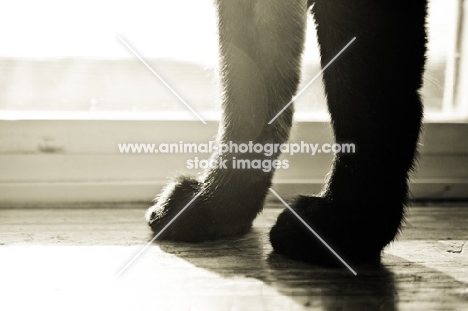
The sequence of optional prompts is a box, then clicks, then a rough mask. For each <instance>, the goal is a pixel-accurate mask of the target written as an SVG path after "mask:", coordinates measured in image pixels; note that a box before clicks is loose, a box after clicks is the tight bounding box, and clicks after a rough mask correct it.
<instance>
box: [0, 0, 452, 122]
mask: <svg viewBox="0 0 468 311" xmlns="http://www.w3.org/2000/svg"><path fill="white" fill-rule="evenodd" d="M3 6H4V8H3V9H2V10H1V11H0V32H1V35H0V38H2V42H1V44H0V116H1V114H2V112H3V113H5V112H7V111H9V112H11V111H15V112H24V113H31V112H39V111H40V112H43V113H44V112H51V113H52V112H77V111H80V112H101V113H105V112H109V113H110V115H111V114H112V112H114V113H115V112H125V113H130V112H157V113H164V114H165V115H170V114H172V115H174V114H175V115H177V114H178V113H181V114H186V113H187V108H186V107H185V106H184V105H183V104H182V103H181V102H180V101H179V100H178V99H177V98H176V97H175V96H174V95H173V94H172V93H170V92H169V91H168V90H167V89H166V88H165V86H164V85H163V84H162V83H161V82H160V81H158V80H157V79H156V78H155V77H154V76H153V75H152V74H151V72H150V71H149V70H148V69H147V68H145V67H144V66H143V65H142V64H141V63H140V62H139V61H138V60H137V59H136V58H135V57H134V55H133V54H131V52H130V51H129V50H128V49H127V48H126V47H125V46H124V45H123V44H122V43H121V42H120V41H119V40H118V36H122V38H123V39H125V40H126V41H127V42H128V43H129V44H130V46H132V47H133V48H134V49H135V50H136V51H137V52H138V53H139V54H140V55H141V56H142V57H143V58H144V59H146V60H147V61H148V63H149V64H150V65H151V66H152V67H153V68H154V69H155V71H156V72H158V73H159V74H160V75H161V76H162V77H163V79H164V80H166V81H167V82H168V83H169V84H170V85H171V86H172V87H173V88H174V89H175V90H176V91H177V92H178V93H179V94H180V95H181V96H182V97H183V98H184V99H185V100H186V101H187V102H188V103H189V104H190V105H191V106H192V107H193V108H194V109H195V110H196V111H198V112H200V113H201V115H202V116H204V117H208V116H209V115H214V116H215V117H216V115H219V85H218V82H217V81H218V79H217V68H216V67H217V59H218V58H217V49H218V48H217V34H216V28H217V26H216V12H215V7H214V1H213V0H197V1H192V0H173V1H158V0H156V1H151V2H148V1H141V0H136V1H131V2H124V1H110V0H99V1H96V0H93V1H90V0H80V1H58V0H47V1H29V0H17V1H14V2H13V1H11V2H9V3H8V4H7V5H5V4H4V5H3ZM458 7H459V1H458V0H431V1H430V10H429V20H428V28H429V54H428V64H427V71H426V74H425V85H424V88H423V90H422V94H423V97H424V103H425V107H426V118H429V119H438V118H444V119H451V118H459V117H460V116H459V115H458V116H457V115H455V114H454V111H455V110H454V109H453V107H452V105H453V96H452V92H453V88H454V79H453V77H455V74H454V71H455V70H454V68H456V57H457V55H456V53H455V40H456V38H457V35H458V31H459V30H458V27H459V19H458ZM395 22H398V21H397V19H395ZM313 27H314V24H313V20H312V16H310V15H309V18H308V28H309V31H308V32H307V46H306V51H305V54H304V63H303V67H304V69H303V79H302V84H303V85H305V84H306V83H307V82H309V81H310V80H311V79H312V78H313V77H314V76H315V75H316V74H317V72H318V71H319V70H320V66H319V63H318V62H319V55H318V48H317V42H316V38H315V31H314V29H313ZM296 110H297V111H298V112H301V114H300V115H299V114H298V115H299V116H300V118H301V119H314V118H321V117H324V116H325V117H326V105H325V101H324V95H323V89H322V84H321V81H320V79H318V80H317V81H316V82H314V83H313V84H312V85H311V86H310V87H309V88H308V89H307V91H306V92H305V93H304V94H303V95H301V96H300V98H299V99H298V100H297V101H296Z"/></svg>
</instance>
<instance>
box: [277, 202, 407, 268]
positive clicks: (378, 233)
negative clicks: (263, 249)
mask: <svg viewBox="0 0 468 311" xmlns="http://www.w3.org/2000/svg"><path fill="white" fill-rule="evenodd" d="M291 208H292V209H293V210H294V211H295V212H296V213H297V214H298V215H299V216H300V218H302V220H304V221H305V222H306V223H307V224H308V225H309V226H310V227H311V228H312V230H314V231H315V232H316V234H317V235H318V236H320V238H321V239H323V242H322V241H321V240H320V239H319V238H318V237H317V236H316V235H314V233H312V232H311V230H310V229H308V228H307V227H306V226H305V225H304V224H303V223H302V222H301V221H300V220H299V219H298V217H297V216H296V215H294V214H293V213H292V212H291V211H290V210H289V209H285V210H284V211H283V212H282V213H281V214H280V215H279V216H278V219H277V222H276V224H275V225H274V226H273V228H272V229H271V231H270V241H271V244H272V246H273V249H274V250H275V252H277V253H280V254H283V255H286V256H288V257H291V258H293V259H297V260H301V261H306V262H310V263H313V264H319V265H323V266H342V265H343V263H342V262H341V261H340V260H339V259H338V258H337V257H336V255H335V254H333V252H332V251H331V250H330V249H329V248H328V247H327V246H325V244H324V242H325V243H326V244H327V245H328V246H329V247H330V248H331V249H333V250H334V251H335V252H336V253H337V254H338V255H339V256H340V257H341V258H342V259H343V260H344V261H345V262H346V263H348V264H350V265H353V264H354V265H360V264H368V263H375V262H379V260H380V252H381V251H382V249H383V247H384V246H385V245H387V244H388V243H389V242H390V240H392V239H393V237H394V236H395V233H396V232H397V231H398V228H390V227H388V226H380V225H379V222H380V220H382V219H381V218H379V217H378V216H376V213H369V211H368V210H367V212H366V211H365V210H363V209H361V210H360V209H358V208H354V207H353V206H347V207H346V208H340V207H337V206H334V205H333V204H332V203H331V202H330V201H329V200H327V199H325V198H321V197H312V196H300V197H298V198H297V199H296V200H295V202H294V203H293V204H292V205H291ZM392 230H393V231H394V232H393V233H392V232H387V231H392ZM389 236H390V238H389Z"/></svg>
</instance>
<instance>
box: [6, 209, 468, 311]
mask: <svg viewBox="0 0 468 311" xmlns="http://www.w3.org/2000/svg"><path fill="white" fill-rule="evenodd" d="M144 208H145V206H143V205H132V206H127V207H125V206H124V207H122V206H120V207H119V208H117V209H115V208H102V206H101V207H99V208H97V207H94V208H83V209H69V208H55V209H0V293H1V298H0V310H33V309H34V310H468V246H467V245H466V241H467V240H468V206H466V205H465V206H461V205H460V206H445V207H441V206H439V207H412V208H411V210H410V211H411V212H410V216H409V217H408V224H407V225H406V227H405V230H404V234H403V235H402V236H401V237H400V239H399V240H398V241H397V242H395V243H393V244H392V245H391V246H390V247H388V248H387V249H386V250H385V253H384V255H383V258H382V267H380V268H370V267H364V268H356V270H357V273H358V275H357V276H354V275H352V274H351V273H350V271H348V270H347V269H346V268H342V269H324V268H320V267H315V266H311V265H307V264H303V263H300V262H296V261H292V260H290V259H288V258H284V257H282V256H280V255H276V254H272V249H271V246H270V244H269V243H268V238H267V237H268V231H269V228H270V227H271V225H272V223H273V222H274V220H275V218H276V216H277V215H278V213H279V212H280V210H281V209H279V205H273V206H270V208H267V209H266V210H265V211H264V213H263V214H262V215H261V216H260V217H259V218H258V219H257V220H256V222H255V224H254V228H253V230H252V232H251V233H249V234H248V235H246V236H243V237H238V238H232V239H226V240H222V241H216V242H210V243H203V244H180V243H169V242H162V243H153V244H151V245H150V246H149V247H148V248H147V249H146V250H145V251H144V252H143V253H142V254H141V255H140V256H139V257H138V258H137V259H136V260H135V261H134V262H133V263H132V264H131V265H130V266H129V268H128V269H127V270H125V271H124V272H123V273H122V274H121V275H120V276H118V275H117V274H118V273H119V271H120V270H121V269H122V268H123V267H124V266H125V265H126V264H127V263H128V262H129V261H130V260H131V259H132V258H133V257H134V256H135V255H136V254H137V253H138V252H139V251H140V250H142V248H143V247H144V245H145V244H146V243H148V241H150V240H151V238H152V234H151V231H150V230H149V229H148V227H147V226H146V223H145V221H144V219H143V213H144Z"/></svg>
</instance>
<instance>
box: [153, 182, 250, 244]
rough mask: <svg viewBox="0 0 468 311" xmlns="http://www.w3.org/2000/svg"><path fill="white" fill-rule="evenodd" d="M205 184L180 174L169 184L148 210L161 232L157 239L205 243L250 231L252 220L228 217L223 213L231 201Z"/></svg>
mask: <svg viewBox="0 0 468 311" xmlns="http://www.w3.org/2000/svg"><path fill="white" fill-rule="evenodd" d="M203 186H204V185H203V184H202V183H201V182H199V181H198V180H196V179H194V178H190V177H180V178H178V179H177V180H175V181H174V182H172V183H170V184H169V185H167V186H166V188H165V189H164V191H163V192H162V193H161V195H159V196H158V197H157V198H156V200H155V204H154V205H153V206H151V207H150V208H149V209H148V210H147V212H146V219H147V221H148V224H149V226H150V227H151V229H152V230H153V231H154V233H155V234H159V236H158V239H163V240H174V241H183V242H202V241H206V240H214V239H218V238H222V237H227V236H232V235H239V234H244V233H246V232H248V231H249V229H250V227H251V224H252V221H251V220H245V219H241V218H239V219H229V216H230V215H224V213H223V210H224V209H225V207H227V206H226V204H228V202H223V201H222V200H219V199H217V198H216V197H215V196H214V195H212V194H211V193H209V192H208V191H207V190H206V189H203ZM202 189H203V190H202ZM197 194H199V195H198V197H197V198H196V199H195V200H193V199H194V198H195V196H197ZM192 200H193V202H192V203H190V201H192ZM189 203H190V204H189ZM230 203H231V204H232V202H230ZM187 204H189V205H188V206H187ZM220 205H223V206H220ZM186 206H187V208H186V209H185V210H184V211H183V212H182V213H180V212H181V211H182V209H184V207H186ZM179 213H180V215H178V214H179ZM168 224H169V226H167V225H168ZM166 226H167V228H165V227H166Z"/></svg>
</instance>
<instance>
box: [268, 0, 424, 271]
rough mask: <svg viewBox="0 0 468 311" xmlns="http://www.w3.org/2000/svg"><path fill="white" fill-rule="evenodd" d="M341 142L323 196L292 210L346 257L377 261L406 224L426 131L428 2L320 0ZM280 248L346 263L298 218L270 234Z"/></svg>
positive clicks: (285, 216) (300, 201) (289, 217)
mask: <svg viewBox="0 0 468 311" xmlns="http://www.w3.org/2000/svg"><path fill="white" fill-rule="evenodd" d="M312 11H313V13H314V17H315V21H316V25H317V36H318V41H319V45H320V52H321V63H322V66H324V65H325V64H326V63H327V62H328V61H329V60H330V59H332V58H333V57H334V56H335V54H336V53H337V52H338V51H339V50H340V49H341V48H342V47H343V46H344V45H345V44H346V43H348V42H349V41H350V40H351V39H352V38H353V37H356V40H355V41H354V43H353V44H352V45H351V46H350V47H349V48H348V49H347V50H346V51H345V52H344V53H343V54H342V55H341V56H340V57H339V58H338V59H337V60H336V61H335V62H334V63H333V64H332V65H331V66H330V67H329V68H328V69H327V70H326V71H325V72H324V74H323V80H324V84H325V92H326V95H327V101H328V109H329V112H330V115H331V122H332V126H333V130H334V134H335V139H336V142H337V143H353V144H355V153H353V154H344V153H339V154H336V155H335V157H334V160H333V166H332V170H331V172H330V174H329V178H328V181H327V184H326V186H325V188H324V190H323V191H322V193H321V194H320V195H318V196H299V197H298V198H296V200H295V202H294V203H293V204H292V208H293V209H294V210H295V211H296V212H297V213H298V214H299V215H300V216H301V218H303V219H304V220H305V221H306V222H307V223H308V224H309V225H310V226H311V227H312V228H313V229H314V230H315V231H316V232H317V233H318V234H319V235H320V236H321V237H322V238H323V239H324V240H325V241H326V242H327V243H328V244H329V245H330V246H331V247H332V248H333V249H334V250H335V251H336V252H337V253H338V254H339V255H340V256H341V257H342V258H343V259H344V260H345V261H347V262H349V263H354V264H360V263H364V262H367V261H370V260H374V259H378V258H379V256H380V252H381V250H382V249H383V248H384V247H385V246H386V245H387V244H388V243H389V242H391V241H392V240H393V239H394V238H395V236H396V235H397V233H398V232H399V230H400V228H401V223H402V221H403V219H404V209H405V203H406V202H407V199H408V175H409V173H410V172H411V170H412V168H413V166H414V161H415V156H416V153H417V150H416V145H417V141H418V136H419V132H420V127H421V119H422V104H421V100H420V96H419V93H418V90H419V89H420V87H421V84H422V75H423V71H424V63H425V51H426V47H425V45H426V32H425V17H426V1H425V0H414V1H383V0H353V1H348V0H316V1H315V4H314V6H313V9H312ZM270 240H271V243H272V245H273V248H274V250H275V251H276V252H278V253H282V254H286V255H288V256H290V257H293V258H296V259H300V260H304V261H309V262H312V263H318V264H324V265H335V264H338V265H341V263H340V262H339V261H338V260H337V259H336V258H335V256H334V255H333V254H332V253H331V252H330V251H329V250H328V249H327V248H326V247H324V245H323V244H322V243H321V242H320V241H319V240H318V239H317V238H316V237H315V236H314V235H312V233H311V232H309V231H308V229H306V228H305V226H304V225H303V224H302V223H300V222H299V221H298V220H297V219H296V217H295V216H294V215H293V214H292V213H291V212H289V211H288V210H285V211H284V212H283V213H282V214H281V215H280V216H279V217H278V219H277V223H276V225H275V226H274V227H273V228H272V230H271V232H270Z"/></svg>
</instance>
